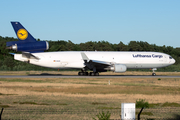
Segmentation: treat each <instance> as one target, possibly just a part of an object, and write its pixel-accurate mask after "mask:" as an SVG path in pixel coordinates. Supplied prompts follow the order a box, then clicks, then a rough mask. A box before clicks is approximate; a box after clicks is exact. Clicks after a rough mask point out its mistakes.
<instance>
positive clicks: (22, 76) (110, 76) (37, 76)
mask: <svg viewBox="0 0 180 120" xmlns="http://www.w3.org/2000/svg"><path fill="white" fill-rule="evenodd" d="M0 78H180V76H164V75H156V76H151V75H100V76H78V75H61V74H59V75H51V74H50V75H1V76H0Z"/></svg>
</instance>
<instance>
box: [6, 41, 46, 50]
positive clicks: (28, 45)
mask: <svg viewBox="0 0 180 120" xmlns="http://www.w3.org/2000/svg"><path fill="white" fill-rule="evenodd" d="M6 47H7V49H11V50H15V51H22V52H24V51H26V52H42V51H45V50H48V49H49V43H48V42H47V41H36V42H22V41H12V42H7V43H6Z"/></svg>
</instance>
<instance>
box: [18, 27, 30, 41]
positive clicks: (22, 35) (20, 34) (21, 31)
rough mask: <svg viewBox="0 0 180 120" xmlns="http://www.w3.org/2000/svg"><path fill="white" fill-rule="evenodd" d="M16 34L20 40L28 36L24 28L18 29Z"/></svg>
mask: <svg viewBox="0 0 180 120" xmlns="http://www.w3.org/2000/svg"><path fill="white" fill-rule="evenodd" d="M17 36H18V38H19V39H20V40H25V39H26V38H27V37H28V32H27V31H26V30H25V29H19V30H18V32H17Z"/></svg>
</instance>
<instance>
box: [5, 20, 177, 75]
mask: <svg viewBox="0 0 180 120" xmlns="http://www.w3.org/2000/svg"><path fill="white" fill-rule="evenodd" d="M11 24H12V26H13V28H14V30H15V33H16V35H17V37H18V39H19V41H11V42H7V43H6V46H7V48H8V49H12V50H15V51H21V52H22V54H14V59H15V60H19V61H22V62H27V63H30V64H34V65H38V66H42V67H48V68H55V69H72V68H74V69H80V70H81V72H79V73H78V75H91V76H96V75H99V72H106V71H113V72H119V73H122V72H126V70H127V69H129V68H131V69H132V68H136V69H137V68H139V69H147V68H148V69H152V70H153V73H152V75H156V74H155V73H154V70H156V69H157V68H161V67H166V66H169V65H172V64H174V63H175V60H174V59H173V58H172V57H171V56H170V55H167V54H164V53H160V52H113V51H109V52H107V51H62V52H44V51H45V50H48V49H49V44H48V42H46V41H36V39H35V38H34V37H33V36H32V35H31V34H30V33H29V32H28V31H27V30H26V29H25V28H24V27H23V26H22V25H21V24H20V23H19V22H11ZM87 70H91V71H93V72H90V73H88V72H87Z"/></svg>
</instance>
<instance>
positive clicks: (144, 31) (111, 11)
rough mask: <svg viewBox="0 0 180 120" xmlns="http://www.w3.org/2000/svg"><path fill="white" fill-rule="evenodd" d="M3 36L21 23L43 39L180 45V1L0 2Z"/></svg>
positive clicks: (3, 0)
mask: <svg viewBox="0 0 180 120" xmlns="http://www.w3.org/2000/svg"><path fill="white" fill-rule="evenodd" d="M0 5H1V7H0V15H1V19H0V36H3V37H6V36H8V37H15V38H16V35H15V33H14V30H13V28H12V26H11V24H10V21H19V22H21V24H22V25H23V26H24V27H25V28H26V29H27V30H28V31H29V32H30V33H31V34H32V35H33V36H34V37H35V38H39V39H41V40H54V41H56V40H65V41H68V40H71V41H72V42H73V43H85V42H88V41H102V40H104V41H108V42H110V43H113V44H114V43H116V44H118V43H119V42H120V41H122V42H123V43H124V44H128V43H129V42H130V41H146V42H148V43H150V44H156V45H159V46H163V45H166V46H172V47H180V7H179V6H180V1H179V0H51V1H50V0H24V1H22V0H1V1H0Z"/></svg>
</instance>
